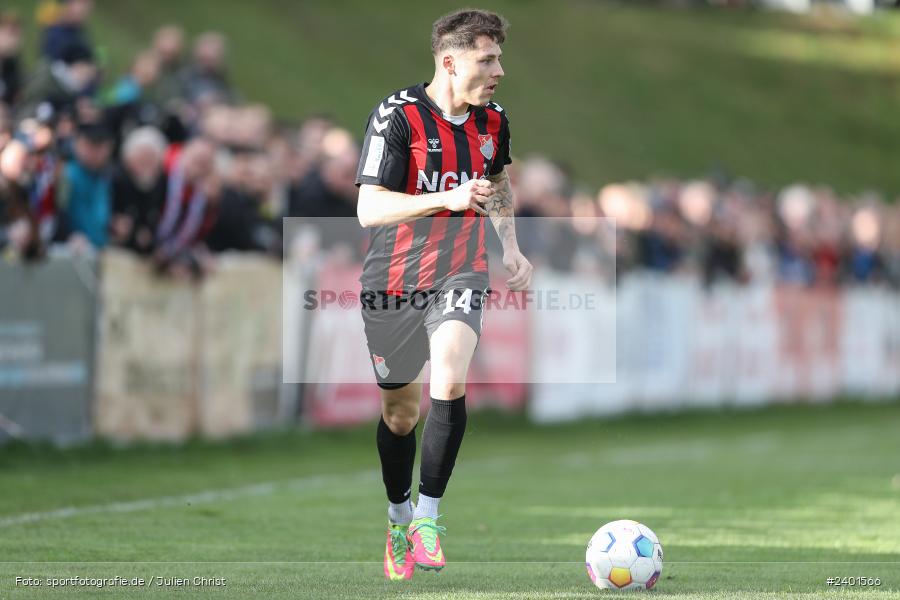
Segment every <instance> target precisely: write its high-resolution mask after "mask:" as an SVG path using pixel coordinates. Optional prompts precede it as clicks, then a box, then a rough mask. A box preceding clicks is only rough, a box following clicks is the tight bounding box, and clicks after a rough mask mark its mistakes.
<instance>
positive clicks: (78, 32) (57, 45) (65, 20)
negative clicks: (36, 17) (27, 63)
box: [41, 0, 94, 62]
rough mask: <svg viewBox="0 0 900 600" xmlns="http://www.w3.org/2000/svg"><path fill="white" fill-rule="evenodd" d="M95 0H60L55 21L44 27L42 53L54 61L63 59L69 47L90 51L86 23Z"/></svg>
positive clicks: (50, 60) (49, 60)
mask: <svg viewBox="0 0 900 600" xmlns="http://www.w3.org/2000/svg"><path fill="white" fill-rule="evenodd" d="M93 5H94V3H93V0H59V13H58V15H57V18H56V20H55V22H54V23H52V24H51V25H49V26H48V27H47V28H46V29H44V37H43V41H42V43H41V54H42V55H43V56H44V57H45V58H46V59H47V60H48V62H54V61H58V60H63V57H64V56H65V53H66V52H67V51H68V49H69V48H73V47H77V48H80V49H82V50H87V51H90V49H91V47H92V45H91V42H90V40H89V39H88V35H87V32H86V31H85V29H84V24H85V22H86V21H87V20H88V18H89V17H90V16H91V10H92V9H93Z"/></svg>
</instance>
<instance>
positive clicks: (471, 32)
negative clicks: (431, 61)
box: [431, 8, 509, 55]
mask: <svg viewBox="0 0 900 600" xmlns="http://www.w3.org/2000/svg"><path fill="white" fill-rule="evenodd" d="M508 26H509V23H507V21H506V19H504V18H503V17H501V16H500V15H498V14H496V13H492V12H488V11H486V10H477V9H471V8H464V9H462V10H458V11H456V12H452V13H450V14H449V15H444V16H443V17H441V18H440V19H438V20H437V21H435V22H434V25H433V26H432V28H431V53H432V54H434V55H437V54H438V53H439V52H443V51H444V50H446V49H447V48H460V49H464V50H471V49H472V48H474V47H475V41H476V40H477V39H478V38H479V37H481V36H483V35H486V36H488V37H489V38H491V39H492V40H494V41H495V42H497V43H498V44H502V43H503V42H504V41H505V40H506V28H507V27H508Z"/></svg>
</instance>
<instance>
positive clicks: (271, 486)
mask: <svg viewBox="0 0 900 600" xmlns="http://www.w3.org/2000/svg"><path fill="white" fill-rule="evenodd" d="M379 474H380V472H379V471H377V470H375V469H369V470H366V471H358V472H356V473H350V474H346V475H312V476H309V477H300V478H298V479H289V480H286V481H267V482H264V483H257V484H253V485H246V486H241V487H236V488H227V489H221V490H206V491H202V492H196V493H194V494H182V495H180V496H161V497H158V498H144V499H141V500H132V501H129V502H110V503H108V504H93V505H88V506H67V507H65V508H58V509H55V510H48V511H43V512H31V513H22V514H18V515H11V516H8V517H0V529H2V528H4V527H14V526H16V525H25V524H28V523H37V522H39V521H49V520H53V519H70V518H72V517H81V516H84V515H98V514H105V513H132V512H138V511H141V510H153V509H156V508H163V507H168V506H184V505H188V504H190V505H193V504H209V503H212V502H223V501H228V500H235V499H238V498H247V497H252V496H268V495H270V494H272V493H274V492H276V491H279V490H286V491H295V492H296V491H307V490H310V489H314V488H318V487H321V486H322V485H325V484H329V483H336V482H342V481H347V480H353V481H356V480H360V479H374V478H376V477H377V476H378V475H379Z"/></svg>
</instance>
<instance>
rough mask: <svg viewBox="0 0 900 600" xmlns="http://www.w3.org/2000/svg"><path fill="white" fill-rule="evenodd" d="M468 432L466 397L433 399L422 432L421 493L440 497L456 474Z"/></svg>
mask: <svg viewBox="0 0 900 600" xmlns="http://www.w3.org/2000/svg"><path fill="white" fill-rule="evenodd" d="M465 432H466V397H465V395H463V396H461V397H459V398H457V399H455V400H437V399H435V398H432V399H431V410H430V411H428V418H426V419H425V429H424V430H423V431H422V465H421V473H420V476H419V494H420V495H421V494H425V495H426V496H430V497H431V498H440V497H442V496H443V495H444V491H445V490H446V489H447V482H448V481H450V475H451V474H452V473H453V465H454V464H455V463H456V455H457V454H459V447H460V446H461V445H462V439H463V434H464V433H465Z"/></svg>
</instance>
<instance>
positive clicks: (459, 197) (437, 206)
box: [356, 179, 493, 227]
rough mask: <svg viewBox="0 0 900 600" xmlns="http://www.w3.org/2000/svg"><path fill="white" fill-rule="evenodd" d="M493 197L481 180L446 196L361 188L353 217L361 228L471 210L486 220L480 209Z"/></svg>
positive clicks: (364, 186)
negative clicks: (442, 212)
mask: <svg viewBox="0 0 900 600" xmlns="http://www.w3.org/2000/svg"><path fill="white" fill-rule="evenodd" d="M492 194H493V192H492V191H491V183H490V182H489V181H487V180H484V179H472V180H469V181H467V182H466V183H464V184H462V185H461V186H459V187H457V188H455V189H452V190H448V191H446V192H435V193H432V194H421V195H418V196H412V195H410V194H404V193H402V192H392V191H391V190H389V189H387V188H386V187H383V186H380V185H366V184H363V185H361V186H360V188H359V202H358V203H357V205H356V214H357V216H358V217H359V222H360V224H361V225H362V226H363V227H377V226H379V225H394V224H396V223H404V222H406V221H412V220H414V219H418V218H420V217H427V216H428V215H433V214H434V213H437V212H440V211H442V210H451V211H463V210H467V209H472V210H474V211H475V212H477V213H479V214H482V215H485V216H487V214H488V213H487V211H486V210H485V209H484V208H483V206H482V205H483V204H484V203H485V202H487V201H488V199H490V198H491V195H492Z"/></svg>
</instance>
